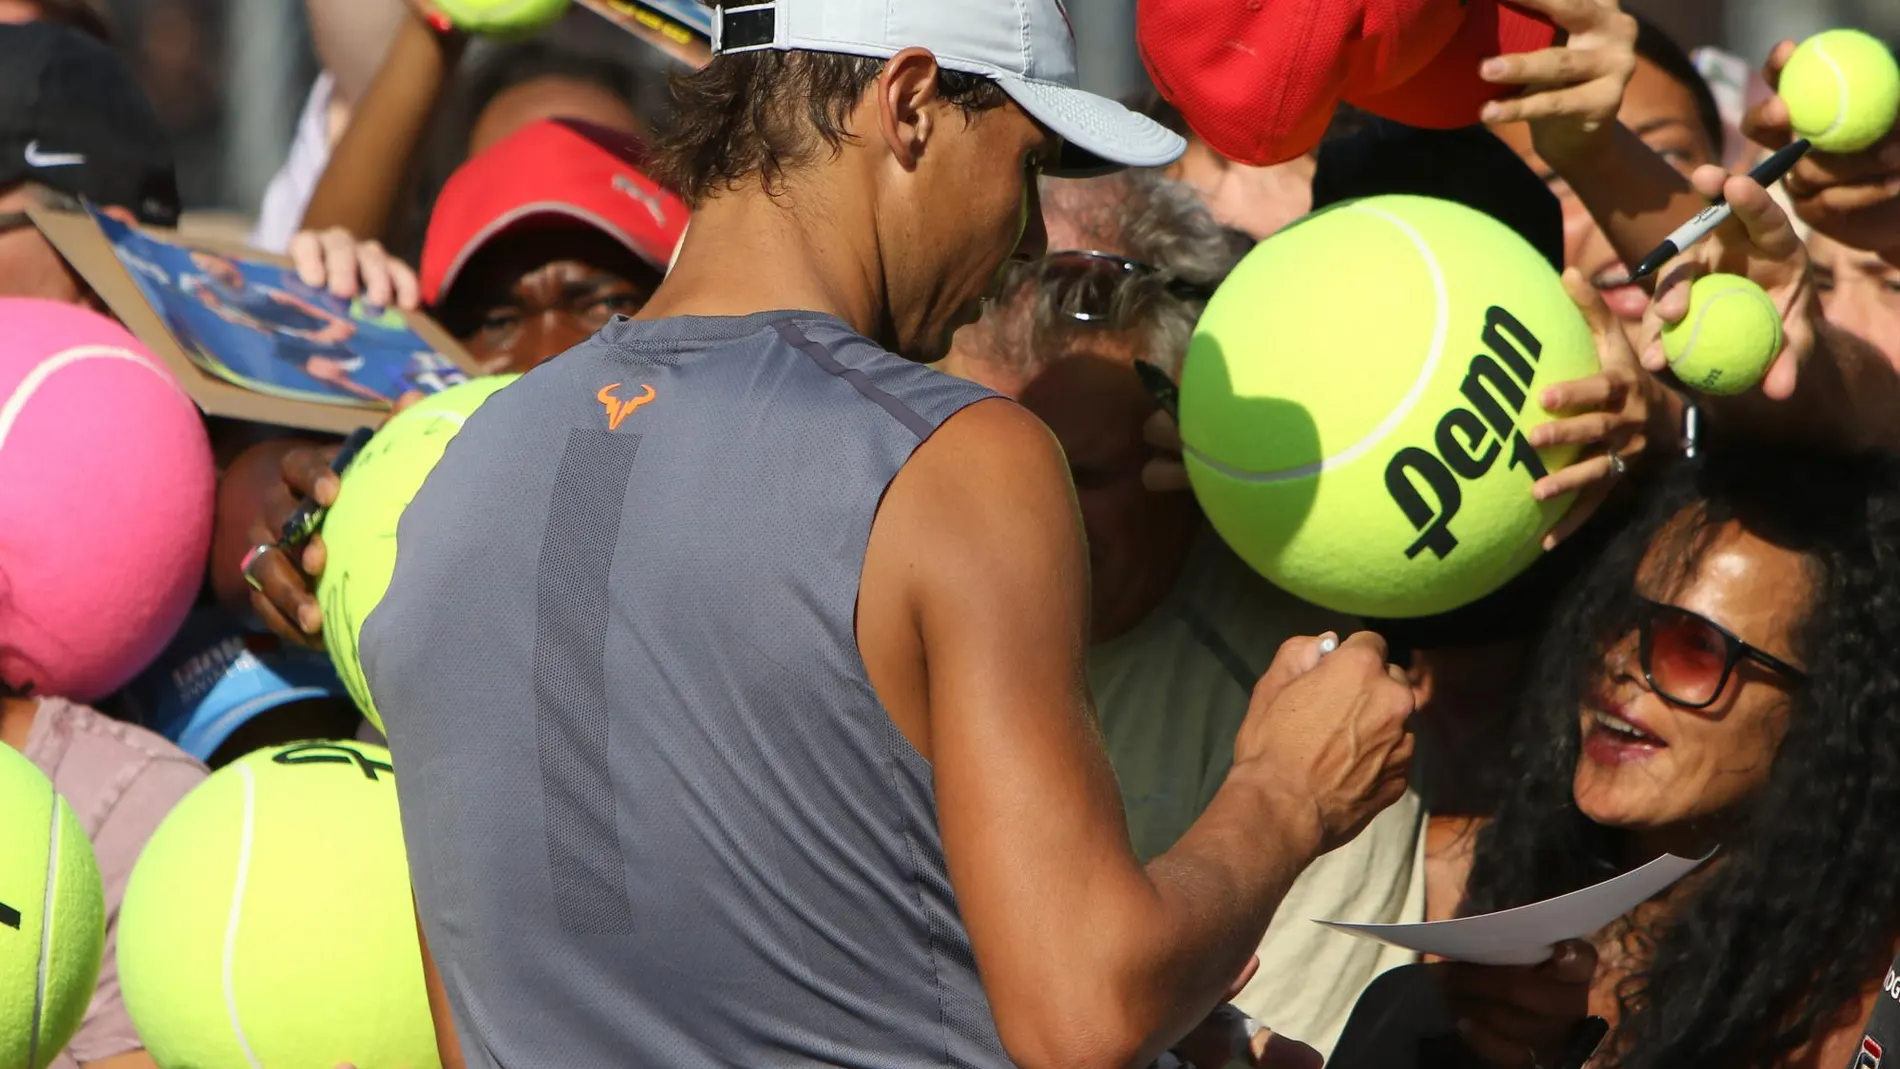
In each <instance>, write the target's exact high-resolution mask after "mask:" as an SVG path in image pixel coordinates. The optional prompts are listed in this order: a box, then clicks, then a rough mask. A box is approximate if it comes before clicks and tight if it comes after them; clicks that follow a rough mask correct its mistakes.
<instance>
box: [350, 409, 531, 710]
mask: <svg viewBox="0 0 1900 1069" xmlns="http://www.w3.org/2000/svg"><path fill="white" fill-rule="evenodd" d="M517 378H520V376H519V375H491V376H489V377H487V378H480V379H474V380H472V381H469V382H465V383H463V384H462V385H460V386H452V387H450V388H449V389H446V390H443V391H442V392H441V393H438V394H435V395H433V396H431V397H429V398H427V399H425V400H423V401H419V402H417V403H416V404H415V405H414V406H412V407H410V408H408V409H405V410H404V411H403V412H401V413H400V414H398V415H397V416H396V417H395V418H393V419H391V420H390V421H389V422H388V423H387V424H385V425H384V426H383V428H382V429H381V430H379V431H377V432H376V437H374V438H371V439H370V440H369V444H368V445H365V446H364V447H363V451H362V452H361V453H358V454H357V455H356V459H355V460H354V461H352V462H351V463H350V466H349V468H348V470H346V471H344V473H343V485H342V488H341V489H339V490H338V491H337V498H336V504H335V505H333V506H332V507H331V508H330V511H329V514H328V515H326V516H325V517H324V519H323V545H324V550H325V554H326V556H325V559H324V566H323V578H322V580H321V581H320V582H318V584H317V604H318V605H319V606H320V607H321V608H322V609H323V641H324V645H325V646H327V647H328V648H329V650H330V663H331V664H333V665H335V666H336V672H337V675H339V676H341V677H342V679H343V685H344V686H345V687H347V688H348V689H349V692H350V697H351V698H353V699H355V700H356V707H357V708H358V709H361V710H362V711H363V715H364V716H366V717H368V718H369V721H370V723H372V724H375V725H376V728H377V730H379V731H380V730H382V727H383V717H382V713H381V712H379V711H378V710H377V708H376V702H375V699H373V698H371V697H370V693H369V683H368V681H367V680H365V679H364V678H363V662H362V657H361V654H360V651H359V649H358V643H359V641H360V640H361V638H362V634H363V623H364V621H366V620H368V619H369V614H370V612H371V611H372V610H374V609H375V608H376V606H377V605H379V604H381V603H382V600H383V595H384V594H387V593H388V592H389V578H390V576H391V574H392V573H394V572H395V570H396V526H397V521H399V520H400V519H402V513H403V510H404V509H406V508H408V507H409V502H411V501H413V500H414V499H415V496H416V492H417V491H419V490H421V489H422V483H423V481H424V480H426V479H427V478H428V477H429V473H430V472H431V471H434V470H435V465H436V461H438V460H441V459H442V453H443V451H444V450H445V449H447V448H448V445H449V442H450V441H451V440H452V439H454V437H455V436H456V435H457V434H458V433H460V432H461V430H462V424H463V423H464V422H465V421H467V419H468V417H470V416H472V415H474V414H475V410H476V409H478V408H480V407H481V406H482V402H484V401H486V400H488V399H489V398H490V397H492V396H494V395H495V393H496V392H497V391H499V390H501V389H502V388H503V387H504V386H507V385H508V384H509V383H511V382H513V381H514V380H516V379H517Z"/></svg>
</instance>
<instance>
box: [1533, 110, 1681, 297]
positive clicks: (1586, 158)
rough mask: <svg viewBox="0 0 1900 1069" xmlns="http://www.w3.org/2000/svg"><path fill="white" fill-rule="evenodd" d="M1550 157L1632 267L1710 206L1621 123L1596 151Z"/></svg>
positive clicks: (1677, 173)
mask: <svg viewBox="0 0 1900 1069" xmlns="http://www.w3.org/2000/svg"><path fill="white" fill-rule="evenodd" d="M1545 162H1547V163H1549V164H1550V165H1551V166H1552V167H1553V168H1555V169H1556V171H1557V174H1558V175H1559V176H1561V177H1562V178H1563V180H1564V181H1565V182H1567V183H1569V185H1570V188H1571V189H1572V190H1573V191H1575V193H1576V194H1577V198H1578V199H1579V200H1581V201H1582V202H1583V205H1584V207H1586V208H1588V209H1589V210H1590V215H1591V217H1592V218H1594V219H1595V220H1596V222H1597V226H1599V227H1601V228H1602V230H1603V234H1604V236H1605V237H1607V238H1608V239H1609V241H1610V247H1611V248H1613V249H1615V250H1616V254H1617V255H1618V256H1620V257H1622V258H1623V262H1624V263H1625V264H1627V265H1629V266H1631V267H1634V266H1635V265H1636V264H1637V263H1638V262H1640V261H1641V260H1642V258H1643V257H1644V256H1646V255H1648V254H1649V252H1650V250H1651V249H1654V248H1655V247H1656V246H1658V245H1660V244H1662V242H1663V239H1665V238H1667V237H1668V236H1669V235H1670V233H1671V232H1673V231H1674V230H1675V229H1676V227H1678V226H1681V225H1682V224H1683V223H1684V222H1686V221H1688V220H1689V219H1690V218H1691V217H1693V216H1694V215H1695V214H1696V213H1697V212H1699V211H1701V210H1702V209H1704V208H1706V207H1708V202H1707V201H1705V200H1703V199H1702V198H1701V197H1700V196H1698V195H1697V194H1696V191H1695V190H1694V189H1693V188H1691V187H1690V185H1689V180H1688V179H1687V178H1684V177H1683V176H1682V175H1681V173H1680V172H1678V171H1677V170H1676V169H1675V168H1674V167H1671V166H1670V165H1669V161H1668V160H1665V159H1663V158H1662V157H1661V156H1658V155H1657V154H1656V152H1655V150H1654V149H1652V148H1650V147H1649V146H1648V145H1647V144H1644V143H1643V139H1642V138H1640V137H1638V136H1636V133H1635V132H1634V131H1632V130H1630V129H1629V128H1628V127H1625V126H1623V125H1622V124H1621V123H1618V124H1617V126H1616V128H1615V129H1614V130H1612V131H1611V132H1610V135H1609V136H1608V137H1606V138H1604V139H1603V141H1602V143H1601V144H1600V145H1599V146H1598V147H1597V148H1596V149H1595V150H1594V151H1587V152H1585V151H1579V152H1577V153H1576V154H1575V155H1574V156H1573V157H1571V158H1565V159H1550V158H1546V160H1545Z"/></svg>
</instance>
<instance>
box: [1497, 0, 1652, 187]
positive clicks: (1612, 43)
mask: <svg viewBox="0 0 1900 1069" xmlns="http://www.w3.org/2000/svg"><path fill="white" fill-rule="evenodd" d="M1519 3H1520V4H1521V5H1522V6H1524V7H1527V8H1530V9H1532V10H1533V11H1537V12H1539V13H1540V14H1543V15H1545V16H1548V17H1549V18H1550V20H1551V21H1552V22H1554V23H1556V24H1557V26H1558V28H1559V29H1562V30H1563V31H1565V34H1566V38H1565V41H1564V43H1563V44H1561V45H1558V46H1556V47H1554V48H1546V49H1544V50H1543V51H1541V52H1524V53H1519V54H1516V55H1507V56H1494V57H1492V58H1491V59H1487V60H1485V61H1484V63H1483V65H1481V66H1480V67H1479V68H1478V74H1479V77H1482V78H1483V79H1484V80H1485V81H1487V82H1491V83H1493V84H1494V85H1521V86H1524V87H1525V92H1524V94H1523V95H1521V96H1517V97H1512V98H1509V99H1506V100H1493V101H1491V102H1490V103H1488V104H1486V105H1485V106H1484V111H1483V114H1482V118H1483V120H1484V122H1485V123H1487V124H1492V125H1495V124H1497V123H1508V122H1528V123H1530V128H1531V142H1532V144H1533V146H1534V147H1535V148H1536V149H1537V154H1538V155H1539V156H1542V157H1543V158H1544V159H1546V160H1548V161H1549V162H1550V163H1551V165H1552V166H1555V167H1559V168H1561V167H1562V166H1563V165H1564V164H1565V163H1567V162H1569V161H1571V160H1574V159H1577V158H1579V157H1580V156H1582V155H1583V154H1585V153H1588V152H1591V151H1594V150H1596V149H1598V148H1599V147H1601V146H1602V145H1603V144H1604V142H1605V141H1606V140H1607V139H1608V137H1609V136H1610V134H1611V133H1612V132H1613V131H1614V130H1615V128H1616V113H1617V110H1618V109H1620V108H1621V107H1622V106H1623V90H1624V89H1625V88H1627V87H1628V86H1629V82H1630V77H1631V76H1632V75H1634V74H1635V73H1636V20H1635V19H1634V18H1632V17H1631V16H1629V15H1628V14H1626V13H1624V11H1623V10H1622V8H1620V7H1618V6H1617V3H1616V0H1519Z"/></svg>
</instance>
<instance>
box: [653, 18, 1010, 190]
mask: <svg viewBox="0 0 1900 1069" xmlns="http://www.w3.org/2000/svg"><path fill="white" fill-rule="evenodd" d="M883 69H884V61H883V60H878V59H869V58H866V57H862V56H848V55H843V54H840V53H834V52H804V51H795V52H780V51H776V50H766V51H759V52H739V53H734V54H731V55H724V56H717V57H714V59H713V61H712V62H711V63H708V64H706V66H704V67H702V68H700V69H699V70H696V71H691V72H689V73H685V74H676V75H674V77H673V111H672V114H671V115H669V116H668V117H667V119H666V120H665V122H664V123H662V125H661V128H660V130H659V132H658V134H657V136H656V137H655V139H654V144H653V153H652V156H651V157H650V158H649V161H648V166H647V169H646V170H647V173H648V174H650V175H652V176H653V177H654V178H655V179H656V180H658V181H659V182H662V183H664V184H666V185H668V186H670V187H672V188H673V189H674V190H676V191H677V192H678V193H679V195H680V196H681V197H682V198H684V199H685V201H686V203H687V204H689V205H692V206H693V207H695V208H697V207H699V204H700V202H701V201H702V200H704V199H705V198H706V197H708V196H710V195H711V194H713V193H715V192H717V191H718V190H720V189H730V188H732V187H733V186H735V185H737V184H738V183H740V182H743V181H746V180H749V179H752V178H754V177H756V178H757V179H758V180H759V182H760V183H761V185H762V186H763V187H764V188H765V190H766V191H767V192H772V191H773V190H774V189H776V188H777V186H778V184H779V183H780V181H781V180H782V179H783V178H784V176H785V173H786V172H787V171H789V170H792V169H794V168H797V167H801V166H804V165H806V164H809V163H815V162H817V161H818V160H819V159H820V157H821V155H822V154H829V155H830V156H836V155H837V154H838V152H839V151H840V150H841V149H843V147H844V143H845V140H846V139H847V138H848V137H850V136H851V135H850V133H849V131H848V129H847V126H846V124H847V123H848V121H849V120H850V116H851V111H852V109H853V108H855V107H857V106H858V102H859V101H860V100H862V99H863V98H864V93H865V90H867V89H869V88H870V87H871V86H872V84H873V83H875V82H876V81H877V76H878V74H879V72H881V71H882V70H883ZM937 90H938V92H939V93H941V94H942V95H943V97H944V99H946V100H948V101H950V102H951V103H953V104H955V105H957V106H958V107H959V108H961V109H963V112H964V114H965V116H966V117H967V116H969V115H971V114H974V113H976V112H979V111H987V110H989V109H991V108H997V107H1001V106H1002V105H1003V103H1004V102H1005V101H1006V100H1008V99H1009V98H1008V97H1007V96H1006V95H1005V94H1004V92H1003V90H1002V87H1001V86H999V85H997V84H996V83H995V82H992V81H990V80H989V79H987V78H984V77H982V76H980V75H975V74H965V73H962V72H959V71H943V72H942V73H941V74H939V75H938V80H937Z"/></svg>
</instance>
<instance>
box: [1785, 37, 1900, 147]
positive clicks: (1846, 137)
mask: <svg viewBox="0 0 1900 1069" xmlns="http://www.w3.org/2000/svg"><path fill="white" fill-rule="evenodd" d="M1780 93H1781V99H1783V100H1785V101H1787V102H1788V114H1789V116H1790V117H1791V118H1792V120H1793V123H1794V130H1795V133H1797V134H1800V135H1801V136H1802V137H1805V138H1807V139H1808V140H1809V141H1812V142H1814V147H1815V148H1818V149H1820V150H1821V151H1823V152H1859V151H1860V150H1861V149H1864V148H1866V147H1868V146H1869V145H1872V144H1873V143H1874V142H1876V141H1878V140H1880V139H1881V138H1883V137H1885V136H1887V131H1888V130H1891V129H1893V121H1894V116H1895V115H1896V114H1900V64H1896V63H1895V62H1894V58H1893V53H1892V52H1891V51H1889V50H1888V49H1887V46H1886V45H1884V44H1881V43H1880V41H1879V40H1878V39H1877V38H1875V37H1872V36H1870V35H1868V34H1864V33H1862V32H1860V31H1859V30H1829V31H1827V32H1826V33H1822V34H1816V35H1815V36H1813V37H1810V38H1808V39H1807V40H1806V41H1803V42H1802V43H1801V47H1800V48H1797V49H1795V52H1794V56H1793V58H1791V59H1789V60H1788V65H1787V66H1786V67H1784V68H1782V71H1781V86H1780Z"/></svg>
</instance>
